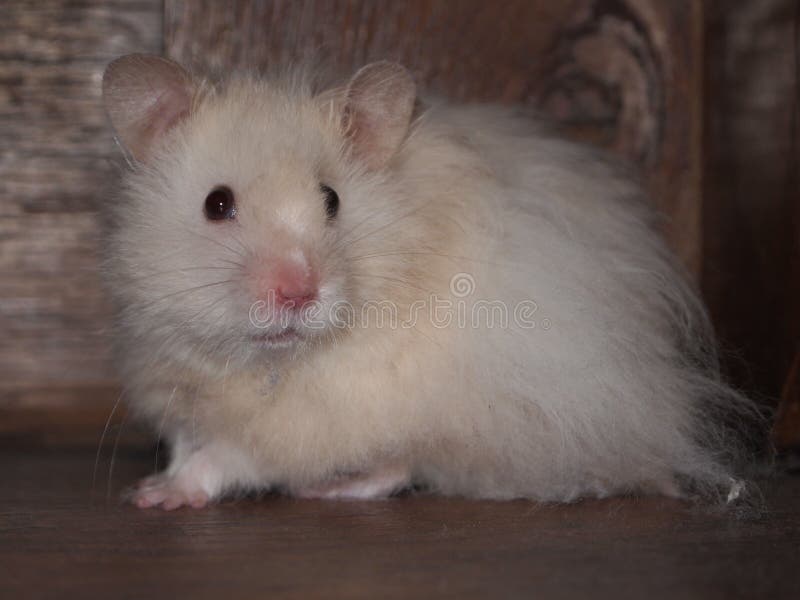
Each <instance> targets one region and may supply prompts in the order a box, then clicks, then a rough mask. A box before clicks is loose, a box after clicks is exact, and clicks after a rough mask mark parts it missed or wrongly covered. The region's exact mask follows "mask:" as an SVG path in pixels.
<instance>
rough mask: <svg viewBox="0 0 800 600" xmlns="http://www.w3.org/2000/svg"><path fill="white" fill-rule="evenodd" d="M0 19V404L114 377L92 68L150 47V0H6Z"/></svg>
mask: <svg viewBox="0 0 800 600" xmlns="http://www.w3.org/2000/svg"><path fill="white" fill-rule="evenodd" d="M2 8H3V10H2V13H3V18H2V19H1V20H0V130H2V135H1V136H0V407H9V406H18V402H17V401H16V400H15V398H17V397H18V396H17V394H18V391H19V389H21V388H29V387H38V388H41V387H43V386H44V387H48V386H49V387H53V386H56V387H57V386H64V387H66V388H70V387H75V386H89V387H90V388H91V387H92V386H96V385H100V384H107V383H108V382H110V381H111V380H112V379H113V373H112V369H111V367H110V360H109V345H108V343H107V339H106V337H105V336H103V335H101V334H102V332H103V331H104V330H105V329H107V328H108V314H109V310H108V305H107V302H106V301H105V297H104V294H103V292H102V290H101V286H100V283H99V278H98V257H97V252H96V250H97V239H98V235H99V230H98V225H97V219H96V217H95V214H94V209H95V207H96V206H97V203H98V202H103V201H104V197H103V196H104V194H105V193H106V190H107V187H106V186H107V184H108V181H109V179H111V178H112V176H113V174H114V167H113V164H112V162H111V161H110V160H109V159H110V158H111V157H114V156H116V154H117V152H116V148H115V147H114V144H113V140H112V137H111V133H110V130H109V128H108V126H107V124H106V119H105V114H104V111H103V109H102V106H101V103H100V80H101V76H102V72H103V69H104V67H105V65H106V63H107V62H108V61H110V60H111V59H113V58H114V57H116V56H118V55H120V54H124V53H126V52H132V51H145V52H159V51H160V49H161V36H162V31H161V23H162V13H161V10H162V7H161V2H160V1H158V0H136V1H125V0H94V1H84V2H71V1H67V0H46V1H42V2H35V3H34V2H18V1H8V0H6V1H5V2H3V5H2Z"/></svg>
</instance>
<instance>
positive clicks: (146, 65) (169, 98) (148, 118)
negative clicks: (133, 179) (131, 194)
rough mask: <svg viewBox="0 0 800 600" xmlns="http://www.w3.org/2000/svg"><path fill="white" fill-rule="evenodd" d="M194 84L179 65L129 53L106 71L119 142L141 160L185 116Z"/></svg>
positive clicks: (108, 102) (106, 96)
mask: <svg viewBox="0 0 800 600" xmlns="http://www.w3.org/2000/svg"><path fill="white" fill-rule="evenodd" d="M194 92H195V84H194V82H193V81H192V78H191V76H190V75H189V73H187V72H186V71H185V70H184V69H183V67H181V66H180V65H179V64H177V63H175V62H172V61H171V60H167V59H166V58H161V57H160V56H152V55H148V54H128V55H127V56H123V57H121V58H118V59H117V60H115V61H113V62H112V63H111V64H110V65H108V67H106V71H105V73H104V74H103V103H104V104H105V107H106V112H107V113H108V116H109V118H110V119H111V124H112V125H113V126H114V129H115V131H116V132H117V136H118V137H119V140H120V142H121V143H122V144H123V146H125V148H127V149H128V151H129V152H130V153H131V154H132V155H133V156H134V158H135V159H136V160H138V161H142V162H144V161H146V159H147V156H148V154H149V152H150V149H151V148H152V146H153V143H154V142H155V141H156V140H157V139H158V138H159V137H161V136H162V135H164V134H165V133H166V132H167V131H168V130H169V129H170V128H171V127H172V126H174V125H175V124H176V123H178V122H179V121H180V120H181V119H183V118H184V117H185V116H186V115H187V114H188V113H189V110H190V108H191V105H192V98H193V96H194Z"/></svg>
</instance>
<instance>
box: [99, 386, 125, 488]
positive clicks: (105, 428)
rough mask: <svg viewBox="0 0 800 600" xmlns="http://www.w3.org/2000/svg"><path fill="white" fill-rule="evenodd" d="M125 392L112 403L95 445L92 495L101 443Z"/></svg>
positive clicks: (123, 390) (101, 447)
mask: <svg viewBox="0 0 800 600" xmlns="http://www.w3.org/2000/svg"><path fill="white" fill-rule="evenodd" d="M127 391H128V390H127V388H123V389H122V391H121V392H120V394H119V396H118V397H117V401H116V402H114V406H112V407H111V412H110V413H109V415H108V418H107V419H106V426H105V427H103V433H102V434H100V442H99V443H98V445H97V453H96V454H95V457H94V471H93V473H92V494H94V489H95V484H96V483H97V467H98V466H99V464H100V452H101V451H102V449H103V443H104V442H105V439H106V434H107V433H108V427H109V426H110V425H111V419H113V418H114V413H116V412H117V407H118V406H119V403H120V401H121V400H122V397H123V396H124V395H125V392H127Z"/></svg>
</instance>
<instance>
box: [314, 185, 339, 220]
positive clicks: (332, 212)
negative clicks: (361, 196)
mask: <svg viewBox="0 0 800 600" xmlns="http://www.w3.org/2000/svg"><path fill="white" fill-rule="evenodd" d="M319 189H320V191H321V192H322V193H323V194H324V196H325V212H326V213H327V215H328V218H329V219H333V218H334V217H335V216H336V213H338V212H339V194H337V193H336V190H334V189H333V188H332V187H329V186H327V185H325V184H324V183H323V184H321V185H320V186H319Z"/></svg>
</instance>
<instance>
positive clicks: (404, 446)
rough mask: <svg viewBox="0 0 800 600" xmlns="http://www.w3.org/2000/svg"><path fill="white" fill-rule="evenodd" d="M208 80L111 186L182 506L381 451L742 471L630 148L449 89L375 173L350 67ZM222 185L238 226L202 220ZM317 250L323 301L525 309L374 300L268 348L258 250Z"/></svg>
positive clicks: (471, 482)
mask: <svg viewBox="0 0 800 600" xmlns="http://www.w3.org/2000/svg"><path fill="white" fill-rule="evenodd" d="M193 102H194V104H193V106H192V108H191V111H190V112H189V114H188V115H187V116H186V117H185V119H184V120H183V121H182V122H180V123H179V124H177V125H176V126H175V127H174V128H173V129H171V130H170V131H169V132H168V133H167V134H165V135H164V136H163V138H162V139H160V140H158V143H157V144H155V146H154V150H153V154H152V159H151V160H149V161H142V162H137V163H135V165H134V168H132V169H130V170H128V172H126V174H125V176H124V181H123V185H122V192H121V193H120V195H119V197H117V198H115V199H113V201H109V205H110V212H111V216H112V226H111V229H110V232H109V236H108V239H109V243H108V268H107V271H108V281H109V287H110V289H111V290H112V292H113V294H114V297H115V299H116V301H117V304H118V306H119V308H120V311H119V319H118V325H117V333H118V335H117V339H118V342H119V344H118V345H119V348H120V364H121V370H122V373H123V376H124V380H125V384H126V387H127V391H126V398H128V399H129V401H130V403H131V405H132V406H133V407H134V408H135V409H136V410H137V411H138V412H139V413H140V414H141V415H143V416H144V417H145V418H146V419H148V420H149V421H150V422H151V423H152V425H153V429H154V430H157V431H160V432H161V433H162V434H163V436H164V437H165V438H167V439H168V440H169V441H170V442H171V444H172V445H173V447H174V448H173V458H172V463H171V465H170V468H169V469H168V471H167V473H166V474H165V475H164V476H162V479H161V484H162V485H163V484H164V482H167V483H168V484H169V483H170V482H171V484H173V485H176V486H178V487H180V488H181V489H183V490H184V491H186V493H187V498H189V500H187V501H186V503H192V502H191V500H192V498H193V496H192V494H193V493H195V492H196V493H198V494H200V496H201V497H202V496H203V495H205V496H207V497H209V498H211V499H215V498H218V497H220V496H222V495H224V494H225V493H228V492H231V491H235V490H248V489H266V488H280V489H284V490H287V491H289V492H293V493H298V494H303V493H304V491H305V490H309V489H315V488H319V487H320V486H323V487H324V486H325V485H327V484H329V483H330V482H332V481H339V480H341V479H342V478H347V477H353V476H369V474H370V473H373V472H380V471H381V470H382V469H384V468H385V466H386V465H400V467H401V468H400V472H401V473H405V474H406V476H404V477H401V478H400V479H399V480H398V482H396V485H395V486H394V487H395V488H396V487H400V486H402V485H406V484H417V485H421V486H424V487H426V488H428V489H431V490H433V491H434V492H438V493H442V494H455V495H464V496H469V497H475V498H497V499H508V498H518V497H525V498H531V499H536V500H542V501H571V500H574V499H577V498H581V497H591V496H606V495H610V494H619V493H631V492H634V493H635V492H645V493H646V492H656V493H665V494H670V495H678V496H683V495H687V494H693V493H703V494H708V493H711V494H712V495H713V494H718V493H723V494H724V493H727V490H728V488H729V486H730V483H731V481H732V480H733V479H732V478H734V477H735V476H736V475H735V473H734V472H733V470H732V465H733V462H734V459H735V456H736V453H737V452H738V450H739V446H738V441H737V439H736V438H735V437H734V436H733V433H732V431H733V429H732V428H731V427H730V423H731V422H735V421H736V420H737V419H738V418H739V417H740V416H741V418H745V417H746V416H747V415H749V414H750V413H752V409H751V407H750V405H749V404H748V402H747V401H746V400H745V399H743V398H742V397H741V396H740V395H738V394H737V393H735V392H734V391H732V390H731V389H730V388H729V387H727V386H726V385H725V384H724V383H723V382H722V381H721V380H720V378H719V374H718V371H717V366H716V358H715V351H714V344H713V340H712V337H711V334H710V331H709V326H708V322H707V317H706V314H705V311H704V309H703V306H702V304H701V302H700V301H699V299H698V297H697V296H696V295H695V293H694V292H693V291H692V290H691V288H690V286H689V285H687V283H686V281H685V278H684V276H683V274H682V273H681V271H680V269H679V268H678V267H677V266H676V264H675V260H674V258H673V256H672V254H671V253H670V252H669V250H668V249H667V247H666V246H665V244H664V242H663V241H662V239H661V238H660V237H659V235H658V234H657V233H656V231H655V229H654V216H653V213H652V212H651V210H650V209H649V208H648V207H647V206H646V202H645V201H644V199H643V197H642V192H641V190H640V189H639V187H638V186H637V185H636V184H634V183H633V182H632V181H631V179H630V178H628V177H627V176H626V175H625V174H624V173H623V172H622V171H621V170H620V169H619V168H617V167H616V166H614V165H613V164H612V163H610V162H608V161H606V160H605V159H604V158H602V157H601V156H600V155H598V154H597V153H596V152H595V151H593V150H589V149H586V148H584V147H581V146H578V145H575V144H572V143H569V142H566V141H562V140H559V139H557V138H554V137H552V136H550V135H548V134H546V133H544V132H543V131H542V130H541V129H540V128H539V126H538V125H537V124H535V123H532V122H530V121H529V120H528V119H526V118H522V117H518V116H515V115H514V114H513V111H512V110H510V109H506V108H493V107H482V106H475V107H454V106H449V105H446V104H441V105H437V104H435V103H434V104H433V105H432V106H429V107H428V108H427V109H425V110H423V111H418V112H417V113H415V116H414V121H413V123H412V124H411V126H410V128H409V130H408V132H407V135H406V136H405V137H404V139H403V141H402V145H401V146H400V147H398V148H397V151H396V153H395V154H394V155H393V156H392V157H391V160H390V162H389V163H388V164H386V165H385V166H384V167H382V168H380V169H377V170H375V169H370V168H368V167H367V166H365V165H364V161H362V160H360V159H359V157H358V156H357V154H356V153H354V152H352V151H351V149H350V148H349V139H350V138H349V137H348V132H347V131H346V120H343V119H342V114H341V112H342V107H341V104H342V102H343V100H342V93H341V89H337V90H334V91H332V92H331V91H328V92H321V93H319V92H316V91H315V90H314V89H313V86H311V85H310V84H308V83H306V82H304V81H303V80H302V78H296V77H295V78H283V79H276V80H272V79H251V78H241V79H234V80H231V81H229V82H227V83H225V84H219V85H217V86H210V85H208V84H204V85H200V86H198V88H197V92H196V96H195V98H194V101H193ZM343 123H345V125H343ZM320 182H323V183H326V184H327V185H330V186H331V187H333V188H334V189H336V191H337V192H338V194H339V197H340V199H341V209H340V213H339V215H338V217H337V218H336V220H335V221H334V222H329V221H327V220H326V218H325V213H324V210H323V208H322V204H321V202H322V201H321V199H320V196H319V193H318V189H319V188H318V186H319V184H320ZM219 184H226V185H229V186H230V187H231V188H232V189H233V190H234V192H235V193H236V200H237V207H238V214H237V218H236V221H235V223H231V224H225V225H222V226H220V225H218V224H215V223H209V222H207V221H206V220H205V219H204V217H203V213H202V203H203V199H204V198H205V196H206V194H207V193H208V192H209V190H210V189H212V188H213V187H214V186H216V185H219ZM297 248H301V249H302V251H303V252H304V253H306V254H307V255H309V256H312V257H314V258H315V260H317V261H318V263H319V265H320V272H321V289H320V292H321V301H322V305H323V308H325V309H329V308H330V307H332V306H333V305H334V304H335V303H337V302H340V303H341V302H343V301H346V302H347V303H348V305H349V306H352V307H356V309H358V308H359V307H361V306H363V305H364V303H368V302H376V303H380V302H387V303H390V304H391V305H392V306H393V307H395V310H396V311H397V314H398V315H399V316H400V318H401V319H402V318H404V317H405V316H407V315H409V314H410V311H411V310H412V305H414V303H415V302H418V301H422V302H430V298H431V297H432V295H435V296H436V297H437V298H440V299H443V300H449V301H451V302H453V303H454V304H453V305H454V306H455V305H458V306H460V307H461V309H463V310H465V311H466V314H467V315H470V314H474V311H475V303H481V302H482V303H484V305H485V304H486V303H494V305H497V306H499V304H498V303H502V305H503V306H506V307H507V309H509V310H510V311H512V312H510V313H508V317H509V319H508V320H509V322H508V323H507V324H506V325H505V326H503V324H502V323H494V324H491V325H492V326H490V324H489V323H488V322H487V321H486V319H483V321H482V322H480V323H478V324H472V323H468V324H466V325H465V326H461V325H460V324H458V323H451V324H450V325H446V326H442V324H441V323H439V324H437V323H433V322H432V320H431V319H430V318H428V317H427V313H426V312H425V311H424V310H423V311H422V312H421V314H420V317H419V318H418V319H417V322H416V323H415V324H414V325H413V326H401V325H400V324H397V326H392V324H387V323H383V326H378V324H377V323H369V322H366V321H364V319H363V318H362V317H356V319H355V322H354V323H351V326H348V327H344V328H341V327H338V328H337V327H334V326H333V325H331V324H330V323H328V324H327V325H326V327H325V328H324V329H322V330H314V331H309V332H308V338H307V339H306V340H305V341H303V342H300V343H299V344H297V345H295V346H294V347H292V348H291V349H290V350H288V351H272V352H267V351H263V350H262V349H259V348H257V347H254V345H253V344H252V343H251V342H250V338H249V336H250V335H252V332H253V326H252V324H251V320H250V318H249V311H250V308H251V304H252V302H253V300H254V298H253V296H252V294H251V287H250V286H249V281H248V277H249V276H250V275H249V273H250V270H249V269H250V266H251V265H252V264H258V262H259V261H270V260H273V259H274V258H275V257H281V256H284V255H287V254H290V253H291V252H293V251H295V250H296V249H297ZM461 284H464V285H466V286H467V288H466V289H462V288H459V287H457V286H459V285H461ZM517 306H526V307H527V311H528V313H529V314H528V316H529V317H530V319H529V320H530V322H532V323H533V326H527V325H526V326H525V327H523V326H520V325H519V324H518V323H516V322H515V315H514V314H513V309H514V307H517ZM480 314H483V315H485V314H486V313H485V312H484V313H480ZM468 318H469V317H468ZM725 415H734V416H733V418H730V417H726V416H725ZM389 487H392V486H389ZM383 491H384V492H387V491H389V490H388V488H387V489H385V490H383ZM366 495H372V494H369V493H368V494H366ZM374 495H380V494H374ZM199 503H202V502H199Z"/></svg>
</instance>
